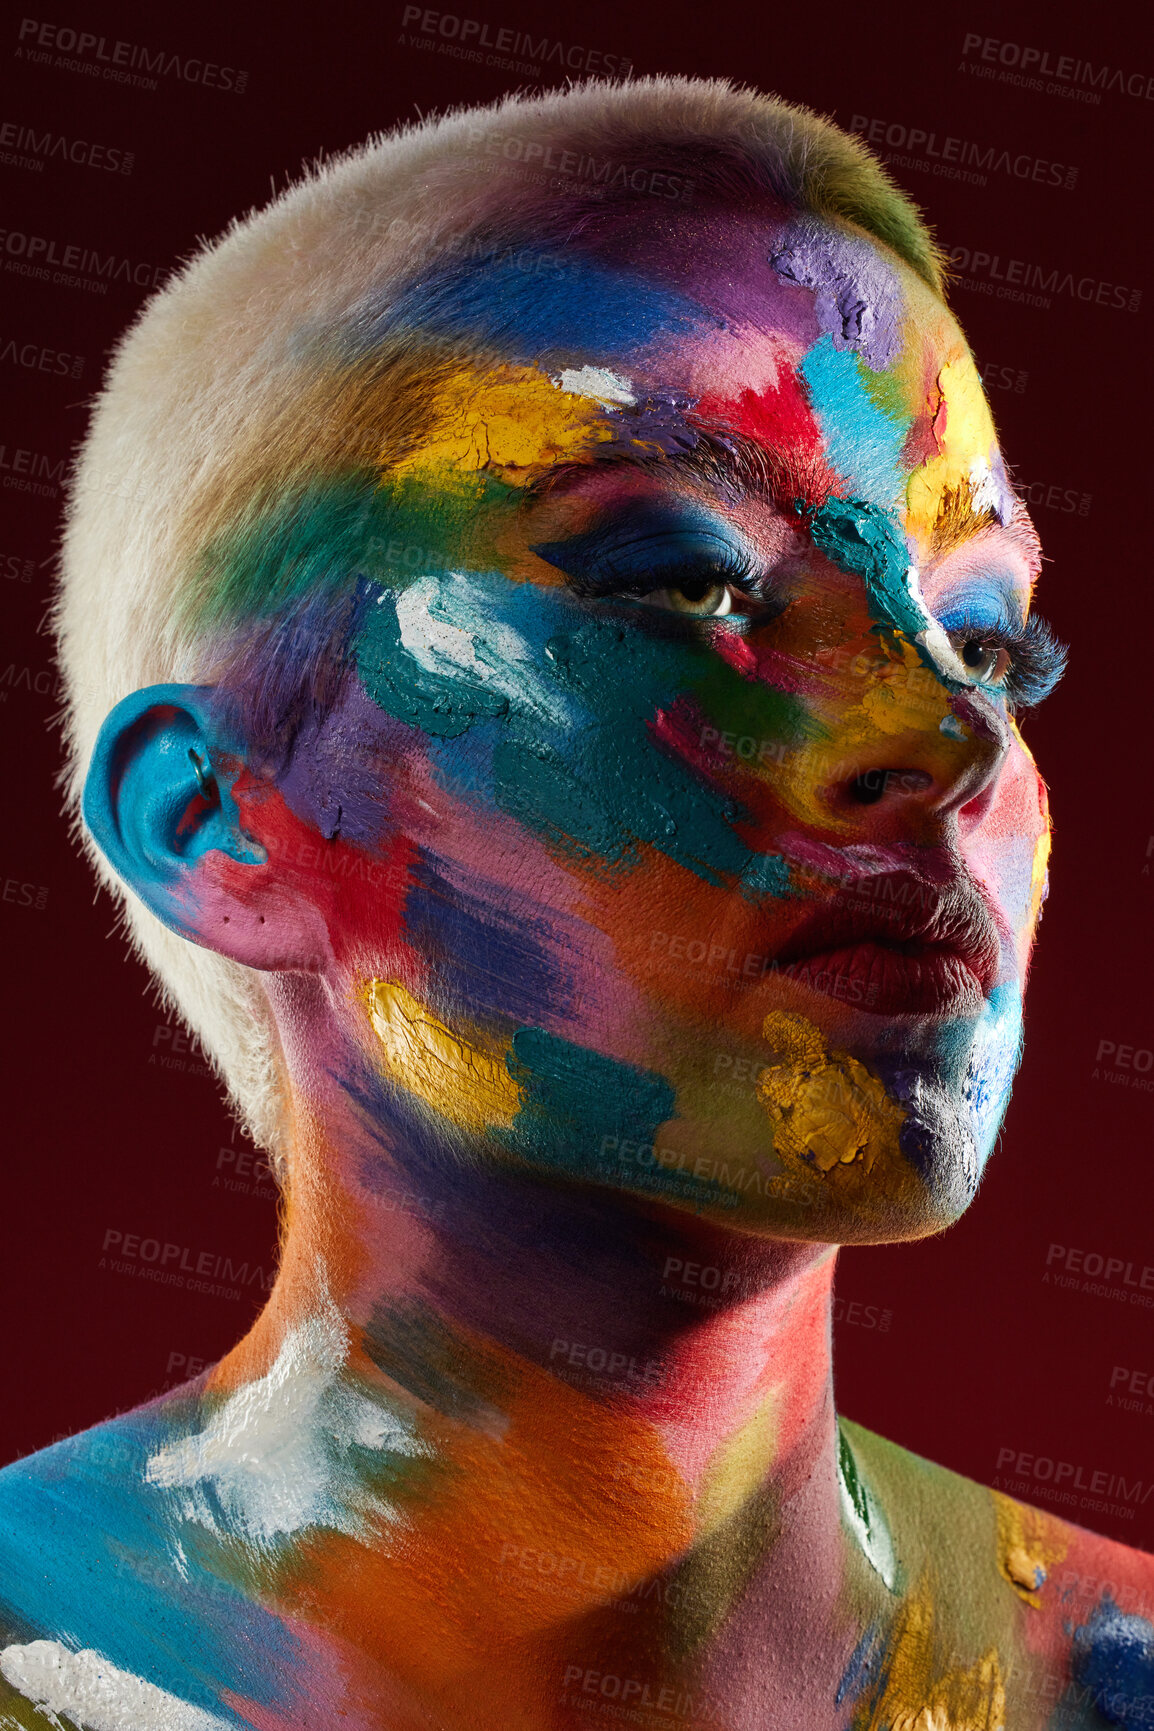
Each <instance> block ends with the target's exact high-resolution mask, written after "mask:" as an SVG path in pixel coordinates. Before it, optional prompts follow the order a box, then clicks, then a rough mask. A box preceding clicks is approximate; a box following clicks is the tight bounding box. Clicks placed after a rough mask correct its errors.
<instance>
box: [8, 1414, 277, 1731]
mask: <svg viewBox="0 0 1154 1731" xmlns="http://www.w3.org/2000/svg"><path fill="white" fill-rule="evenodd" d="M198 1410H199V1402H198V1400H197V1399H196V1396H195V1393H190V1394H188V1395H185V1394H183V1393H182V1394H181V1395H179V1396H178V1397H177V1398H175V1399H173V1398H168V1399H166V1400H165V1401H163V1402H156V1403H152V1404H150V1405H149V1406H145V1407H141V1408H138V1409H137V1410H136V1411H134V1412H131V1413H128V1414H125V1415H123V1416H122V1417H119V1418H116V1419H112V1420H110V1421H109V1422H108V1423H106V1424H101V1425H97V1426H95V1427H94V1428H93V1429H91V1430H89V1431H84V1432H81V1433H80V1434H79V1435H77V1436H75V1437H69V1438H67V1439H66V1440H65V1441H63V1442H58V1443H55V1444H54V1445H53V1446H52V1447H51V1448H47V1449H43V1450H41V1451H40V1452H39V1453H37V1454H33V1455H29V1456H27V1457H25V1458H24V1459H23V1460H19V1461H15V1462H13V1463H12V1465H10V1466H8V1467H5V1468H4V1469H3V1471H0V1725H11V1726H17V1727H21V1728H24V1727H27V1728H29V1731H31V1728H34V1727H35V1728H39V1727H40V1726H42V1725H43V1726H57V1727H59V1726H60V1725H64V1726H66V1727H67V1726H69V1725H71V1724H76V1725H80V1724H88V1723H93V1724H100V1725H104V1724H116V1725H121V1724H123V1725H125V1726H134V1727H135V1726H144V1725H162V1724H163V1725H164V1726H165V1727H166V1728H171V1731H226V1728H229V1727H233V1726H237V1725H240V1724H244V1723H248V1721H247V1720H240V1719H238V1718H237V1717H236V1716H235V1713H234V1712H233V1711H232V1710H231V1708H230V1706H229V1705H228V1703H229V1701H230V1700H233V1701H235V1700H236V1699H237V1698H238V1697H239V1698H242V1699H248V1700H260V1699H262V1698H264V1699H266V1700H267V1699H268V1696H269V1688H270V1676H271V1669H272V1667H273V1666H274V1665H275V1656H276V1654H277V1653H279V1652H283V1649H284V1645H285V1639H286V1631H285V1629H284V1626H283V1624H282V1623H281V1621H280V1619H279V1618H277V1617H276V1616H274V1615H272V1614H270V1613H269V1612H267V1611H266V1610H264V1609H263V1608H262V1607H261V1606H260V1605H259V1604H257V1603H255V1602H254V1600H253V1598H252V1597H251V1595H250V1593H249V1592H248V1591H247V1590H246V1588H247V1586H248V1585H249V1584H248V1583H246V1582H245V1581H243V1580H241V1579H237V1578H236V1577H235V1573H234V1572H232V1573H230V1571H229V1569H228V1568H227V1567H226V1566H224V1563H225V1561H226V1560H225V1559H222V1558H221V1557H217V1556H212V1555H207V1554H206V1555H204V1556H195V1555H191V1554H190V1553H189V1551H188V1548H187V1546H186V1544H185V1542H184V1536H185V1533H186V1531H187V1527H186V1523H185V1522H184V1520H183V1518H182V1517H183V1515H184V1513H185V1512H186V1511H184V1510H183V1509H182V1508H181V1507H180V1506H179V1503H178V1500H177V1499H175V1498H174V1497H173V1496H172V1495H171V1493H170V1492H168V1491H166V1490H165V1489H164V1488H163V1487H162V1486H158V1485H157V1484H156V1483H155V1482H154V1478H153V1476H150V1472H149V1463H150V1461H152V1460H153V1459H154V1458H155V1457H156V1454H157V1451H158V1449H160V1448H163V1447H164V1446H171V1443H172V1440H173V1439H174V1438H176V1437H179V1436H180V1434H181V1433H182V1432H183V1431H185V1430H186V1428H187V1427H189V1426H191V1424H192V1423H193V1422H194V1421H195V1415H196V1412H197V1411H198ZM110 1715H111V1716H110Z"/></svg>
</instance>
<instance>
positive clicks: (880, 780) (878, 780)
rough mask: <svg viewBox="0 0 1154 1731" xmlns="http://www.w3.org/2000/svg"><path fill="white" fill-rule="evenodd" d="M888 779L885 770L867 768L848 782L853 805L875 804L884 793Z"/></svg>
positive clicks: (887, 773)
mask: <svg viewBox="0 0 1154 1731" xmlns="http://www.w3.org/2000/svg"><path fill="white" fill-rule="evenodd" d="M888 781H889V772H888V771H887V770H884V769H867V770H865V771H863V773H862V774H861V775H859V776H855V777H854V779H853V781H852V782H851V783H850V790H849V791H850V798H851V799H852V800H853V802H854V804H855V805H876V804H877V802H878V800H879V799H881V797H882V795H883V794H884V793H885V791H886V784H887V783H888Z"/></svg>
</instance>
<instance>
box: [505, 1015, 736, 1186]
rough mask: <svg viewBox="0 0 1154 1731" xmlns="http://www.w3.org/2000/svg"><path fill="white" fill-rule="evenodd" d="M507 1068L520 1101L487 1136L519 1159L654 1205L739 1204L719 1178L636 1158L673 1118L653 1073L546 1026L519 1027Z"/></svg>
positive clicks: (670, 1096)
mask: <svg viewBox="0 0 1154 1731" xmlns="http://www.w3.org/2000/svg"><path fill="white" fill-rule="evenodd" d="M505 1063H506V1067H507V1068H508V1071H509V1074H510V1075H511V1076H512V1077H513V1080H514V1081H515V1082H516V1083H517V1084H518V1086H519V1087H520V1088H521V1089H522V1091H523V1094H524V1100H523V1103H522V1105H521V1106H520V1108H519V1109H518V1112H517V1115H516V1117H515V1118H514V1120H513V1125H512V1129H511V1130H504V1131H492V1132H490V1134H491V1135H493V1136H495V1137H498V1138H499V1139H500V1141H501V1143H502V1144H503V1145H504V1146H505V1147H507V1148H510V1149H511V1150H512V1151H513V1152H515V1153H519V1154H520V1155H521V1156H522V1158H523V1159H526V1160H528V1161H530V1162H532V1164H533V1165H535V1166H538V1167H540V1166H548V1167H551V1168H552V1169H553V1170H554V1171H555V1172H563V1173H564V1174H565V1175H566V1176H568V1177H570V1178H578V1179H586V1180H589V1181H591V1182H594V1183H598V1184H604V1183H606V1182H608V1183H611V1184H614V1185H615V1186H616V1187H617V1188H619V1189H627V1190H634V1191H637V1190H640V1191H643V1192H645V1193H646V1194H648V1195H651V1196H653V1197H654V1198H655V1199H657V1200H661V1199H662V1198H664V1199H665V1200H667V1201H668V1200H673V1199H676V1200H677V1201H679V1202H685V1201H689V1202H692V1203H697V1204H698V1205H699V1206H702V1207H703V1206H705V1205H706V1204H707V1203H713V1204H715V1205H720V1206H721V1207H724V1208H736V1207H738V1206H739V1205H740V1203H741V1201H742V1199H743V1198H742V1193H741V1191H739V1190H732V1189H730V1188H729V1187H727V1186H726V1185H724V1184H722V1183H721V1182H720V1181H719V1180H718V1179H716V1178H698V1177H697V1176H696V1175H695V1174H694V1173H693V1171H692V1170H691V1169H690V1168H689V1167H685V1166H682V1165H680V1164H678V1163H675V1164H673V1165H666V1164H659V1163H657V1162H656V1161H654V1164H652V1165H645V1164H642V1163H640V1162H639V1160H638V1159H637V1158H636V1157H635V1156H636V1155H637V1154H638V1153H639V1152H640V1151H642V1150H652V1149H653V1147H654V1145H655V1143H656V1139H657V1133H658V1131H659V1129H660V1127H661V1125H662V1124H664V1123H665V1122H666V1121H667V1120H668V1119H670V1118H672V1117H673V1116H674V1115H675V1105H676V1096H675V1094H674V1090H673V1087H672V1085H671V1084H670V1083H669V1082H668V1081H667V1080H666V1078H665V1077H664V1076H662V1075H660V1074H658V1072H657V1071H655V1070H642V1069H639V1068H637V1067H636V1066H634V1065H632V1064H624V1063H621V1062H620V1061H619V1060H617V1059H615V1058H607V1057H605V1056H604V1055H603V1054H602V1053H600V1052H593V1051H590V1050H589V1049H588V1048H587V1047H585V1046H577V1045H574V1044H573V1042H572V1041H570V1040H564V1039H561V1038H560V1037H559V1036H558V1035H556V1034H549V1033H547V1032H546V1031H545V1030H544V1029H543V1028H521V1029H519V1030H518V1032H517V1033H516V1034H514V1036H513V1045H512V1050H511V1051H510V1053H509V1055H508V1057H507V1058H506V1060H505ZM627 1156H628V1157H627ZM651 1157H652V1156H651Z"/></svg>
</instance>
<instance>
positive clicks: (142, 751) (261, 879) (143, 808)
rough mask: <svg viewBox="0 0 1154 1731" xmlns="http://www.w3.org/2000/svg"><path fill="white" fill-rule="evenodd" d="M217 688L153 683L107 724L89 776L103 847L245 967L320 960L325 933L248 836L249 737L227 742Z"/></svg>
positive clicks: (169, 918)
mask: <svg viewBox="0 0 1154 1731" xmlns="http://www.w3.org/2000/svg"><path fill="white" fill-rule="evenodd" d="M212 698H213V693H212V688H211V687H210V686H198V685H152V686H149V687H147V688H146V689H145V690H143V691H136V692H133V694H132V696H131V697H126V698H125V699H124V701H123V702H122V703H118V704H117V706H116V708H115V709H114V710H113V711H112V713H111V715H109V717H108V719H107V720H106V721H105V723H104V726H103V727H102V728H101V730H100V737H99V738H98V740H97V742H96V749H95V751H94V752H93V754H92V762H91V764H90V766H89V770H88V776H87V778H86V780H85V783H84V798H83V812H84V821H85V823H86V824H87V825H88V828H89V829H90V830H91V832H92V835H93V837H94V839H95V840H96V842H97V844H98V845H99V847H100V849H101V852H102V853H103V854H104V855H105V857H106V858H107V860H108V862H109V864H110V865H111V866H112V868H113V870H114V871H115V872H116V874H117V876H118V877H120V878H122V879H123V880H124V882H125V883H126V884H128V886H129V887H130V888H131V889H133V890H135V892H136V894H137V895H138V896H139V897H140V899H141V901H143V902H144V903H145V904H146V906H148V907H149V908H151V909H152V912H153V913H154V914H156V915H157V916H158V917H159V918H160V919H162V920H163V921H164V923H165V924H166V925H167V926H170V927H171V928H172V930H173V931H175V932H179V933H180V935H181V936H182V937H185V938H188V939H190V940H191V941H192V942H193V943H195V944H202V945H204V947H205V948H206V949H210V950H216V951H217V952H218V953H219V954H221V955H225V956H230V957H231V958H232V959H233V960H234V961H237V962H243V963H244V964H245V965H246V966H247V967H250V968H263V969H295V970H300V969H305V970H306V971H308V972H310V973H313V972H317V971H319V970H320V969H321V968H323V966H324V963H325V961H326V959H327V957H328V954H329V945H328V934H327V931H326V929H325V924H324V919H323V917H322V915H321V913H320V911H319V910H318V909H317V908H316V907H315V906H314V905H312V904H311V903H309V902H307V901H304V900H302V898H301V896H300V895H299V893H298V892H297V891H296V890H295V889H294V887H293V886H292V885H291V884H289V883H287V882H285V881H284V880H283V878H282V877H281V875H280V874H278V872H277V870H276V865H275V862H270V860H269V856H268V854H267V852H266V850H265V849H264V848H263V847H262V846H261V844H260V842H259V840H257V839H256V838H255V837H254V836H252V835H251V834H249V833H248V831H246V830H245V829H244V828H243V826H242V822H241V814H240V811H239V809H238V807H237V804H236V801H235V800H234V798H233V796H232V788H233V784H234V783H235V781H236V779H237V776H238V775H239V774H240V773H241V771H242V770H243V768H244V755H243V745H242V746H241V748H240V750H238V749H237V744H236V742H235V741H234V740H233V739H231V738H230V739H229V741H228V743H227V746H224V745H223V744H222V742H221V741H220V739H219V734H218V729H217V726H216V724H215V722H214V717H213V704H212Z"/></svg>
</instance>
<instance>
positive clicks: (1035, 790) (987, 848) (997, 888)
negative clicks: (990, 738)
mask: <svg viewBox="0 0 1154 1731" xmlns="http://www.w3.org/2000/svg"><path fill="white" fill-rule="evenodd" d="M1009 726H1010V732H1011V735H1012V739H1013V743H1012V744H1011V747H1010V752H1009V755H1008V756H1007V758H1006V761H1005V763H1004V764H1003V766H1002V769H1001V773H1000V775H999V779H998V786H997V791H996V794H995V797H994V799H993V801H992V803H991V805H990V807H989V809H988V811H987V812H986V814H985V816H984V818H983V820H982V822H981V824H980V826H979V827H978V829H977V830H975V831H973V832H972V833H971V834H969V835H968V836H966V837H965V838H964V840H963V851H964V853H965V855H966V858H967V860H968V861H969V863H970V866H971V869H972V870H973V871H974V873H975V875H976V876H977V877H978V879H979V881H981V882H983V883H985V884H986V885H988V887H989V888H990V890H991V891H992V893H993V895H994V897H995V899H996V903H997V905H998V906H999V907H1000V909H1001V910H1002V913H1003V915H1004V917H1005V919H1006V920H1007V922H1008V923H1009V926H1010V929H1011V931H1012V932H1013V934H1014V938H1015V947H1016V951H1017V959H1018V969H1019V974H1021V973H1024V971H1025V968H1026V965H1027V963H1028V961H1029V956H1030V950H1031V948H1032V946H1033V942H1034V934H1035V930H1036V927H1037V923H1038V916H1039V914H1040V912H1041V907H1042V902H1043V900H1044V899H1045V893H1046V882H1047V868H1048V862H1049V857H1050V817H1049V804H1048V800H1047V796H1046V787H1045V783H1044V782H1043V780H1042V778H1041V776H1040V775H1039V774H1038V770H1037V766H1036V765H1035V763H1034V759H1033V757H1032V756H1031V754H1030V751H1029V748H1028V747H1027V745H1026V743H1025V741H1024V740H1023V738H1022V736H1021V733H1020V732H1019V731H1018V728H1017V726H1016V724H1015V723H1014V721H1013V720H1012V719H1011V720H1010V723H1009Z"/></svg>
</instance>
